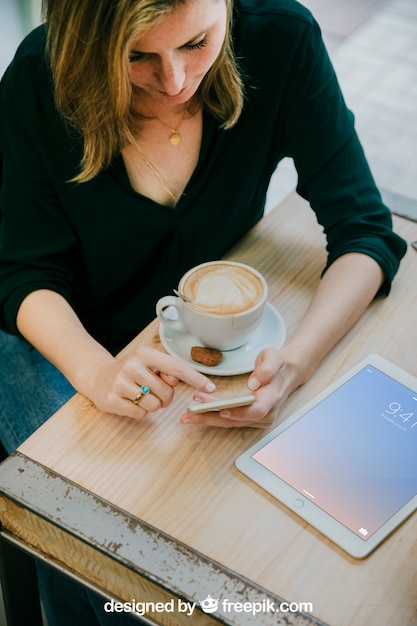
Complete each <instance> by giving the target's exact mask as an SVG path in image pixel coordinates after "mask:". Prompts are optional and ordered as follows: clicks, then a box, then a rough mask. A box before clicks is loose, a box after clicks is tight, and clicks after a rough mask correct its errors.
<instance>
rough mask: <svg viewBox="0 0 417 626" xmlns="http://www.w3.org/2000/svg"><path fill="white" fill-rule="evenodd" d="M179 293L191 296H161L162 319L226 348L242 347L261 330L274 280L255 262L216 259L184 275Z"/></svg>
mask: <svg viewBox="0 0 417 626" xmlns="http://www.w3.org/2000/svg"><path fill="white" fill-rule="evenodd" d="M178 292H179V293H180V294H182V295H184V296H185V299H183V298H181V297H177V296H164V297H163V298H161V299H160V300H158V302H157V305H156V314H157V316H158V318H159V320H160V322H161V324H163V325H164V326H166V327H167V328H170V329H171V330H173V331H176V332H185V333H189V334H190V335H192V336H193V337H195V338H196V339H197V340H198V341H199V342H201V343H202V344H203V345H205V346H207V347H209V348H215V349H217V350H222V351H224V350H234V349H235V348H239V347H240V346H242V345H243V344H245V343H246V342H247V340H248V339H249V337H250V336H251V335H252V333H253V332H254V331H255V330H256V328H257V326H258V325H259V324H260V322H261V319H262V316H263V313H264V310H265V307H266V303H267V298H268V285H267V283H266V280H265V279H264V277H263V276H262V275H261V274H260V273H259V272H258V271H257V270H255V269H254V268H252V267H250V266H249V265H245V264H243V263H237V262H235V261H210V262H208V263H202V264H201V265H197V266H196V267H193V268H192V269H190V270H189V271H188V272H187V273H186V274H184V276H183V277H182V278H181V280H180V282H179V285H178ZM187 298H189V299H190V300H191V302H188V301H186V299H187ZM168 307H175V309H176V311H177V316H178V319H172V317H170V316H168V315H166V309H167V308H168Z"/></svg>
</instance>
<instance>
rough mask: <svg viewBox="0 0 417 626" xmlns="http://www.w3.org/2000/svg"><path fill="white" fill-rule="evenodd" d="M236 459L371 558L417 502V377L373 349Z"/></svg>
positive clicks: (352, 550)
mask: <svg viewBox="0 0 417 626" xmlns="http://www.w3.org/2000/svg"><path fill="white" fill-rule="evenodd" d="M236 466H237V468H238V469H239V470H240V471H241V472H243V473H244V474H246V475H247V476H248V477H249V478H251V479H252V480H254V481H255V482H256V483H258V484H259V485H261V487H263V488H264V489H266V490H267V491H268V492H269V493H271V494H272V495H273V496H275V497H276V498H277V499H278V500H280V501H281V502H282V503H284V504H285V505H286V506H288V507H289V508H290V509H292V510H293V511H294V512H296V513H297V514H298V515H300V516H301V517H302V518H303V519H305V520H306V521H307V522H309V523H310V524H311V525H312V526H314V527H315V528H317V529H318V530H319V531H321V532H322V533H323V534H324V535H326V536H327V537H329V539H331V540H332V541H334V542H335V543H336V544H338V545H339V546H340V547H341V548H343V549H344V550H346V551H347V552H348V553H349V554H351V555H352V556H354V557H356V558H363V557H365V556H367V555H368V554H369V553H370V552H371V551H372V550H373V549H374V548H376V546H377V545H378V544H379V543H381V541H383V540H384V539H385V538H386V536H387V535H388V534H389V533H391V532H392V531H393V530H394V529H395V528H396V527H397V526H398V525H399V524H400V523H401V522H402V521H403V520H404V519H405V518H406V517H408V516H409V515H410V514H411V513H412V512H413V511H414V510H415V509H416V508H417V378H415V377H414V376H411V375H410V374H408V373H407V372H405V371H403V370H402V369H400V368H398V367H397V366H395V365H393V364H392V363H390V362H388V361H386V360H385V359H383V358H382V357H380V356H377V355H370V356H369V357H368V358H366V359H365V360H364V361H361V363H359V364H358V365H357V366H356V367H355V368H353V369H352V370H350V371H349V372H348V373H347V374H345V375H344V376H343V377H342V378H340V379H338V380H337V381H336V382H335V383H334V384H333V385H331V386H330V387H329V388H327V389H326V390H325V391H324V392H322V393H321V394H319V395H318V396H317V397H316V398H315V399H314V400H313V401H312V402H310V403H309V404H307V405H306V406H305V407H303V408H302V409H301V410H300V411H298V412H297V413H296V414H295V415H293V416H292V417H291V418H289V419H288V420H286V421H285V422H284V423H283V424H281V425H280V426H278V427H277V428H275V429H273V430H272V431H271V432H270V433H269V434H268V435H267V436H266V437H264V438H262V439H261V440H260V441H258V442H257V443H256V444H255V445H254V446H252V447H251V448H250V449H249V450H247V451H246V452H245V453H244V454H242V455H241V456H239V457H238V458H237V459H236Z"/></svg>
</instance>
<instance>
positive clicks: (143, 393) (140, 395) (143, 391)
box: [132, 385, 151, 404]
mask: <svg viewBox="0 0 417 626" xmlns="http://www.w3.org/2000/svg"><path fill="white" fill-rule="evenodd" d="M148 393H151V390H150V389H149V387H148V386H147V385H141V386H140V391H139V393H138V395H137V396H136V398H135V399H134V400H132V402H133V404H139V402H140V401H141V400H142V398H143V396H146V395H147V394H148Z"/></svg>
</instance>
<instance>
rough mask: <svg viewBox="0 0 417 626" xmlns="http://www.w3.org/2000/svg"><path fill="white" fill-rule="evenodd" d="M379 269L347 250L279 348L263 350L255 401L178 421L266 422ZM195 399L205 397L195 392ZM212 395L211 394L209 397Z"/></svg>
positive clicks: (336, 334)
mask: <svg viewBox="0 0 417 626" xmlns="http://www.w3.org/2000/svg"><path fill="white" fill-rule="evenodd" d="M383 280H384V275H383V273H382V271H381V268H380V267H379V265H378V264H377V263H376V261H374V260H373V259H372V258H371V257H369V256H366V255H364V254H359V253H350V254H346V255H344V256H341V257H339V258H338V259H337V260H336V261H335V262H334V263H333V264H332V265H331V266H330V267H329V269H328V270H327V272H326V273H325V274H324V276H323V278H322V280H321V281H320V283H319V286H318V288H317V291H316V293H315V295H314V297H313V299H312V301H311V304H310V306H309V308H308V310H307V312H306V314H305V315H304V317H303V319H302V320H301V322H300V324H299V326H298V328H297V329H296V331H295V332H294V334H293V336H292V337H291V338H290V339H289V341H288V342H287V343H286V345H285V346H284V347H283V348H281V349H280V350H275V349H272V348H268V349H266V350H263V351H262V352H261V353H260V354H259V356H258V358H257V360H256V363H255V369H254V371H253V372H252V374H251V375H250V377H249V379H248V388H249V389H250V390H251V391H254V392H255V395H256V401H255V402H254V403H253V404H252V405H251V406H249V407H245V408H236V409H231V410H229V411H228V412H226V411H221V412H220V413H217V414H216V413H201V414H198V415H197V414H196V415H191V414H189V413H186V414H184V415H183V416H182V417H181V421H182V422H183V423H204V424H211V425H217V426H229V427H231V426H257V427H268V426H270V425H271V423H272V419H273V417H274V414H275V412H276V411H272V409H273V408H275V409H276V410H279V409H280V407H281V406H282V404H283V403H284V402H285V400H286V399H287V398H288V396H289V395H290V394H291V393H292V392H293V391H295V389H297V387H299V386H300V385H302V384H303V383H305V382H306V381H307V380H308V379H309V378H310V376H311V375H312V374H313V372H314V371H315V369H316V368H317V367H318V365H319V363H320V362H321V361H322V359H323V358H324V357H325V356H326V354H327V353H328V352H329V351H330V350H331V349H332V348H333V347H334V346H335V345H336V343H337V342H338V341H339V340H340V339H341V338H342V337H343V335H345V333H346V332H347V331H348V330H350V328H351V327H352V326H353V325H354V324H355V322H356V321H357V320H358V319H359V317H360V316H361V315H362V313H363V312H364V311H365V309H366V308H367V306H368V305H369V304H370V302H371V301H372V300H373V298H374V297H375V295H376V293H377V292H378V290H379V288H380V286H381V284H382V282H383ZM195 399H196V400H202V401H204V400H208V399H209V398H208V397H206V396H205V395H204V394H201V393H198V394H196V396H195ZM210 399H212V398H210Z"/></svg>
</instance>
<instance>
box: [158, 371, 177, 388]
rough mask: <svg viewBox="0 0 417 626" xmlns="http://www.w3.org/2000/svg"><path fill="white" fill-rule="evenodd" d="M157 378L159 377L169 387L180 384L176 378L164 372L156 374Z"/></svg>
mask: <svg viewBox="0 0 417 626" xmlns="http://www.w3.org/2000/svg"><path fill="white" fill-rule="evenodd" d="M158 376H160V377H161V378H162V380H163V381H164V382H165V383H166V384H167V385H170V386H171V387H176V386H177V385H178V383H179V382H180V381H179V380H178V378H175V376H171V375H170V374H165V372H158Z"/></svg>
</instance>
